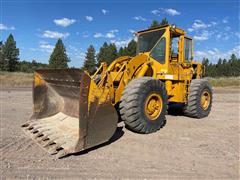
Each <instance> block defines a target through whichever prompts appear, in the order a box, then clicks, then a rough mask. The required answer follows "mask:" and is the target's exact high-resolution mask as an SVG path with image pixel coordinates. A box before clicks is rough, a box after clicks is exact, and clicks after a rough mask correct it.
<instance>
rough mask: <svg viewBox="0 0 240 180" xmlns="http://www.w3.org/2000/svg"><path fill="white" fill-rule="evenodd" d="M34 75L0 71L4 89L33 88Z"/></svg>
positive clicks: (0, 79)
mask: <svg viewBox="0 0 240 180" xmlns="http://www.w3.org/2000/svg"><path fill="white" fill-rule="evenodd" d="M32 82H33V74H32V73H22V72H2V71H0V86H1V88H4V87H32Z"/></svg>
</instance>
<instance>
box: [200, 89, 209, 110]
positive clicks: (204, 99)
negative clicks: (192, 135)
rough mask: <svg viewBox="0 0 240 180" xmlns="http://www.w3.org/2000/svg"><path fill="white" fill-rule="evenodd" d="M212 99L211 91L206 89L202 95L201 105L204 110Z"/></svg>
mask: <svg viewBox="0 0 240 180" xmlns="http://www.w3.org/2000/svg"><path fill="white" fill-rule="evenodd" d="M210 101H211V96H210V93H209V92H208V91H207V90H204V91H203V93H202V95H201V106H202V108H203V109H204V110H207V109H208V107H209V104H210Z"/></svg>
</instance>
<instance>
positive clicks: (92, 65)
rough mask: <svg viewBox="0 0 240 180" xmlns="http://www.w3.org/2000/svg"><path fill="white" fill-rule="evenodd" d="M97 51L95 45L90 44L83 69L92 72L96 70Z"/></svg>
mask: <svg viewBox="0 0 240 180" xmlns="http://www.w3.org/2000/svg"><path fill="white" fill-rule="evenodd" d="M95 53H96V51H95V49H94V47H93V45H90V46H89V48H88V49H87V52H86V56H85V61H84V64H83V69H84V70H87V71H88V72H89V73H90V74H93V73H94V72H95V71H96V55H95Z"/></svg>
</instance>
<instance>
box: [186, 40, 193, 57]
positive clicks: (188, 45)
mask: <svg viewBox="0 0 240 180" xmlns="http://www.w3.org/2000/svg"><path fill="white" fill-rule="evenodd" d="M192 58H193V57H192V40H191V39H188V38H184V60H185V62H190V61H191V60H192Z"/></svg>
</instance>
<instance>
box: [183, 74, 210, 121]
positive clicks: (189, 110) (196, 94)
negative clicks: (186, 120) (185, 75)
mask: <svg viewBox="0 0 240 180" xmlns="http://www.w3.org/2000/svg"><path fill="white" fill-rule="evenodd" d="M204 92H208V93H209V95H210V102H209V105H208V106H207V107H205V109H204V107H203V106H202V104H201V96H202V94H203V93H204ZM211 107H212V87H211V85H210V84H209V82H208V81H207V80H205V79H194V80H192V82H191V84H190V89H189V95H188V102H187V104H186V105H185V107H184V114H185V115H186V116H189V117H193V118H204V117H207V116H208V115H209V113H210V111H211Z"/></svg>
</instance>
